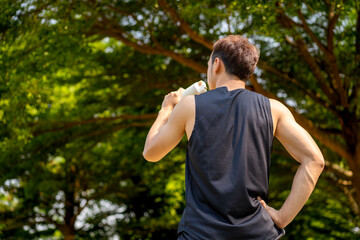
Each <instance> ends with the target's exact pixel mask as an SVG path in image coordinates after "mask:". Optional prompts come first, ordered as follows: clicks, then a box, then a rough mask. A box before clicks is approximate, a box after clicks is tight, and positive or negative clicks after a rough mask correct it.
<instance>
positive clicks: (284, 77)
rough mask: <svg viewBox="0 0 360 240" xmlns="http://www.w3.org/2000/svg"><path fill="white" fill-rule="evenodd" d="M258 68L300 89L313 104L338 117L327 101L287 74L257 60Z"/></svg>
mask: <svg viewBox="0 0 360 240" xmlns="http://www.w3.org/2000/svg"><path fill="white" fill-rule="evenodd" d="M258 66H259V67H260V68H261V69H263V70H265V71H268V72H270V73H273V74H275V75H276V76H279V77H280V78H281V79H282V80H285V81H287V82H290V83H292V84H294V85H295V86H296V87H297V88H298V89H300V90H301V91H302V92H303V93H305V94H306V95H308V96H309V97H310V98H311V99H313V100H314V101H315V102H317V103H319V104H320V105H321V106H323V107H325V108H326V109H328V110H330V111H331V112H332V113H334V114H335V115H336V116H339V114H338V112H337V111H336V109H335V108H333V106H332V105H331V104H330V103H328V102H327V101H325V100H324V99H322V98H321V96H320V95H319V94H318V93H316V92H314V91H312V90H311V89H310V88H308V87H304V86H303V85H302V84H300V82H299V81H298V80H297V79H295V78H292V77H290V76H289V75H288V74H287V73H284V72H282V71H281V70H279V69H276V68H274V67H272V66H270V65H268V64H267V63H266V62H264V61H261V60H259V62H258Z"/></svg>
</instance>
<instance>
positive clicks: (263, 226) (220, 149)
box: [178, 86, 279, 239]
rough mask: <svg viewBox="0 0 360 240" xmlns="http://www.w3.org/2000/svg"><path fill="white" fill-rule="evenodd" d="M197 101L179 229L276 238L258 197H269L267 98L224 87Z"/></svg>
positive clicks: (205, 235)
mask: <svg viewBox="0 0 360 240" xmlns="http://www.w3.org/2000/svg"><path fill="white" fill-rule="evenodd" d="M194 101H195V105H194V107H196V111H194V112H195V116H194V120H195V121H194V122H195V124H194V126H193V130H192V133H191V137H190V139H189V142H188V149H187V155H186V200H187V206H186V209H185V211H184V214H183V217H182V220H181V222H180V224H179V230H178V231H179V233H180V232H182V231H184V232H185V234H186V235H187V236H190V239H275V238H276V237H277V236H279V229H277V228H276V226H275V225H274V223H273V221H272V220H271V218H270V216H269V215H268V214H267V212H266V210H265V209H264V208H263V207H262V206H261V204H260V202H259V201H258V200H257V196H260V197H262V198H263V199H267V191H268V178H269V165H270V154H271V147H272V141H273V125H272V121H273V120H272V115H271V109H270V102H269V99H267V98H265V97H264V96H262V95H259V94H257V93H254V92H251V91H248V90H246V89H235V90H233V91H228V89H227V87H225V86H224V87H219V88H216V89H214V90H212V91H210V92H207V93H204V94H201V95H199V96H195V99H194ZM188 120H189V119H188ZM189 122H193V121H192V119H190V120H189Z"/></svg>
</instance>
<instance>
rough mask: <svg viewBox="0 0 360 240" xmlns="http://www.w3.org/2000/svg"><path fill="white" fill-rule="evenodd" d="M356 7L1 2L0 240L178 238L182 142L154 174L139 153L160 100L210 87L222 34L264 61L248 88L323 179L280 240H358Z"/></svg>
mask: <svg viewBox="0 0 360 240" xmlns="http://www.w3.org/2000/svg"><path fill="white" fill-rule="evenodd" d="M356 4H358V3H357V2H356V1H346V2H343V1H300V2H299V1H295V2H285V1H223V2H221V3H219V2H218V1H211V0H204V1H190V0H187V1H162V0H159V1H155V0H154V1H107V0H106V1H93V0H91V1H82V0H73V1H62V0H57V1H54V0H48V1H37V0H34V1H5V0H3V1H1V2H0V7H1V9H4V11H2V12H1V14H0V49H1V51H0V52H1V54H0V81H1V82H0V83H1V84H0V95H1V98H0V122H1V125H0V126H1V127H0V151H1V152H0V186H1V187H0V212H1V214H0V238H2V239H3V238H5V239H11V238H15V239H29V238H46V237H53V238H55V239H56V238H59V239H60V238H65V239H73V238H76V239H87V238H89V236H90V237H92V238H95V239H107V238H109V237H110V236H114V235H118V236H120V237H121V239H173V238H175V235H176V228H177V224H178V222H179V220H180V216H181V214H182V210H183V208H184V206H185V202H184V158H185V150H186V139H185V138H184V139H183V141H182V142H181V143H180V144H179V146H178V147H177V148H176V149H174V150H173V151H172V152H171V153H170V154H168V155H167V156H166V157H165V158H164V159H163V160H162V161H160V162H159V163H156V164H152V163H147V162H145V160H144V159H143V157H142V155H141V153H142V148H143V144H144V141H145V137H146V133H147V131H148V130H149V127H150V126H151V123H152V122H153V120H154V119H155V117H156V112H157V111H158V110H159V107H160V104H161V101H162V99H163V97H164V95H165V94H166V93H168V92H169V91H172V90H174V89H177V88H179V87H180V86H182V87H185V86H188V85H190V84H191V83H192V82H193V81H194V79H200V78H204V77H205V75H204V73H205V72H206V61H207V59H208V57H209V55H210V53H211V48H212V43H213V42H215V41H216V40H217V39H218V38H220V37H222V36H225V35H228V34H242V35H245V36H247V37H249V39H250V40H251V41H253V42H254V43H255V44H256V45H257V46H258V47H259V49H260V50H261V61H260V62H259V68H258V69H257V71H256V73H255V78H252V79H251V81H250V82H249V87H250V88H253V89H255V90H256V91H258V92H260V93H262V94H264V95H267V94H270V93H271V94H272V95H270V96H271V97H275V98H278V99H279V100H281V101H283V102H284V103H286V104H288V106H289V107H290V108H291V110H292V111H293V113H294V114H295V116H296V118H297V120H298V121H299V122H300V123H301V124H303V126H304V127H305V128H307V130H308V131H309V132H310V133H311V134H313V136H314V137H315V139H316V140H318V142H319V145H320V146H321V148H322V150H323V152H324V154H325V156H326V159H327V160H328V162H329V163H331V164H328V168H327V171H326V172H325V173H324V174H323V175H322V177H321V179H320V180H319V183H318V186H317V188H316V189H315V192H314V193H313V195H312V197H311V198H310V200H309V202H308V203H307V205H306V207H305V208H304V209H303V210H302V211H301V213H300V215H299V216H298V217H297V218H296V219H295V220H294V221H293V222H292V223H291V224H290V225H289V226H288V227H287V228H286V231H287V234H286V237H285V239H286V238H287V239H356V238H358V237H359V231H358V229H359V226H360V225H359V215H358V213H357V212H356V206H358V204H356V203H357V201H358V200H357V194H358V195H360V194H359V193H356V191H357V190H356V189H357V188H356V187H357V185H356V181H354V182H352V181H353V180H352V179H351V178H349V174H356V172H355V171H354V169H356V168H354V167H352V165H351V164H352V162H353V161H355V160H356V156H358V155H356V154H359V153H358V152H357V151H356V148H354V143H355V144H356V143H357V142H356V141H358V142H359V139H360V137H358V138H352V137H351V136H350V135H349V133H351V131H352V133H353V135H354V136H360V134H358V135H357V131H360V130H359V129H360V128H359V127H358V126H359V122H360V120H359V119H360V117H359V116H360V108H359V107H358V104H357V103H358V102H359V95H358V91H359V82H360V80H359V77H358V76H359V73H358V70H356V69H359V65H358V64H359V61H358V59H359V58H357V57H358V54H359V52H360V45H357V44H360V43H359V42H360V40H359V39H360V36H359V33H356V31H354V29H356V27H358V25H357V24H359V8H360V7H359V6H358V5H356ZM299 10H300V13H299ZM329 13H331V14H333V15H330V14H329ZM331 16H332V17H331ZM334 16H336V18H337V19H336V20H337V21H335V22H336V23H337V24H335V26H334V28H333V32H331V31H329V28H330V25H328V24H329V23H330V22H331V21H330V20H331V19H334ZM302 17H303V18H304V19H307V20H306V21H305V22H306V23H307V24H308V26H309V28H310V30H311V32H313V33H314V35H311V34H309V29H307V28H305V27H304V26H305V24H304V21H303V19H302ZM359 28H360V27H359ZM330 30H331V29H330ZM311 32H310V33H311ZM329 34H333V39H335V41H334V42H331V41H330V40H329V39H330V38H329ZM314 36H315V38H314ZM314 39H315V40H316V39H318V40H319V41H318V42H316V41H314ZM319 42H320V43H322V44H320V43H319ZM303 43H304V44H303ZM322 45H324V46H326V47H328V49H329V52H330V54H329V53H326V51H325V52H324V51H323V49H322V48H321V46H322ZM304 46H305V47H306V48H307V50H308V51H309V53H310V58H306V57H304V56H307V55H306V51H304ZM331 46H333V48H332V49H333V51H330V50H331ZM299 49H300V50H299ZM331 54H333V55H331ZM332 56H335V57H336V60H337V61H335V62H336V64H337V65H336V67H337V69H338V72H339V76H340V77H341V78H340V82H341V84H340V85H336V84H337V83H336V81H335V82H334V80H336V75H334V74H333V70H334V68H330V69H329V62H330V63H331V60H332V58H331V57H332ZM311 59H313V60H314V62H311V63H313V64H314V65H311V64H309V61H311ZM332 66H335V65H332ZM314 69H315V70H316V69H320V70H319V71H320V74H319V75H316V73H317V72H316V71H315V70H314ZM321 76H324V77H323V78H322V77H321ZM334 76H335V77H334ZM319 79H320V80H319ZM322 79H323V80H324V81H325V85H324V84H323V83H322V82H321V80H322ZM328 88H329V89H332V91H333V92H336V93H335V94H329V93H327V89H328ZM342 90H344V91H342ZM343 95H344V96H345V98H346V99H345V100H348V105H347V104H346V102H344V101H345V100H344V99H343V98H344V96H343ZM267 96H269V95H267ZM296 114H298V115H296ZM309 121H310V123H311V124H312V125H311V124H309ZM350 127H351V128H350ZM354 139H355V140H354ZM274 152H275V153H274V154H273V157H272V160H273V163H272V169H271V179H270V203H269V204H270V205H272V206H274V207H277V208H279V207H280V206H281V204H282V202H283V201H284V200H285V198H286V196H287V194H288V192H289V190H290V187H291V180H292V177H293V175H294V172H295V169H296V167H297V166H296V165H295V163H294V162H291V160H290V157H289V156H285V157H284V154H283V153H284V149H282V148H281V146H280V144H279V143H277V142H275V144H274ZM354 156H355V157H354ZM354 159H355V160H354ZM289 169H290V170H291V171H289ZM338 169H340V171H337V170H338ZM354 179H355V180H356V178H354ZM334 196H336V198H334ZM354 203H355V204H354Z"/></svg>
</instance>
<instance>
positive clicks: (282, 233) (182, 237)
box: [177, 228, 285, 240]
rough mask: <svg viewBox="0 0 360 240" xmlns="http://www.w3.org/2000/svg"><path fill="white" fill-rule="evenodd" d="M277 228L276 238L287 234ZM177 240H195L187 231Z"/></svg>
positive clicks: (180, 234) (181, 233) (276, 239)
mask: <svg viewBox="0 0 360 240" xmlns="http://www.w3.org/2000/svg"><path fill="white" fill-rule="evenodd" d="M276 229H277V230H278V232H279V235H278V236H277V237H276V238H275V239H274V240H278V239H280V238H281V237H283V236H284V235H285V230H284V229H279V228H276ZM177 240H193V239H191V238H189V236H188V234H187V233H186V232H180V233H179V234H178V237H177Z"/></svg>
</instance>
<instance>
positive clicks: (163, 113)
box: [144, 107, 173, 151]
mask: <svg viewBox="0 0 360 240" xmlns="http://www.w3.org/2000/svg"><path fill="white" fill-rule="evenodd" d="M172 109H173V108H170V107H168V108H161V110H160V111H159V114H158V116H157V118H156V120H155V122H154V123H153V125H152V126H151V128H150V131H149V133H148V135H147V137H146V141H145V147H144V151H145V150H146V149H147V148H148V147H149V146H150V145H151V142H152V140H153V139H154V137H156V134H157V133H158V132H159V131H160V129H161V127H163V126H164V125H165V124H166V122H167V121H168V119H169V117H170V114H171V112H172Z"/></svg>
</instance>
